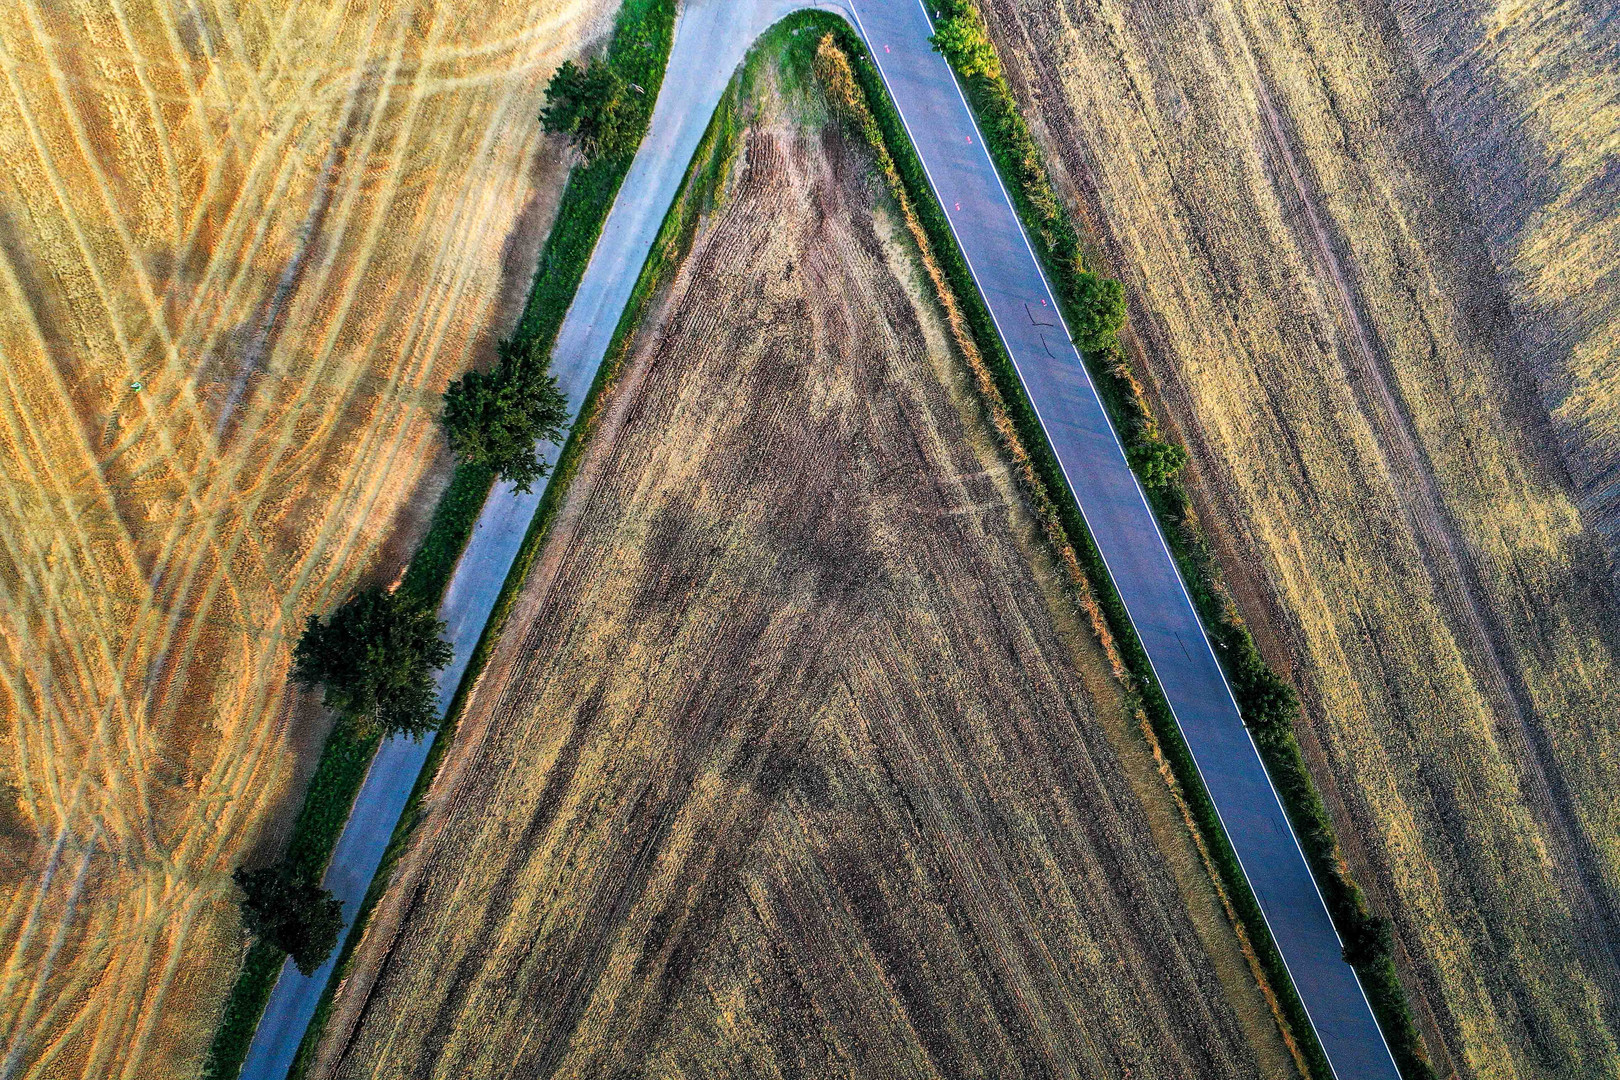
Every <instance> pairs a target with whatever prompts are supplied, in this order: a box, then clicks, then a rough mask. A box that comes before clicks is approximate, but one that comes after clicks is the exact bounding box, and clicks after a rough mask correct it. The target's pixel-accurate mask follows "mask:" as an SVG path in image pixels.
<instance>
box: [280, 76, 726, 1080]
mask: <svg viewBox="0 0 1620 1080" xmlns="http://www.w3.org/2000/svg"><path fill="white" fill-rule="evenodd" d="M737 100H738V95H737V85H736V84H735V83H734V84H733V86H732V88H731V89H730V90H728V91H727V94H726V96H725V97H724V98H723V99H722V100H721V102H720V105H719V107H718V108H717V109H716V110H715V115H714V117H713V119H712V120H711V121H710V124H709V127H708V130H707V132H706V133H705V135H704V138H703V141H702V142H701V143H700V144H699V146H698V150H697V152H696V154H695V155H694V157H693V163H692V167H691V168H690V170H689V171H688V173H687V178H686V180H685V181H684V182H683V184H682V186H681V188H680V191H679V192H678V194H677V195H676V197H675V202H674V204H673V205H672V206H671V208H670V210H669V212H668V214H667V215H666V216H665V219H664V222H663V224H662V225H661V226H660V228H659V233H658V237H657V239H656V240H655V241H654V244H653V248H652V251H651V253H650V254H649V256H648V258H647V262H646V264H645V266H644V267H643V268H642V271H641V274H640V276H639V277H638V278H637V281H636V287H635V289H634V291H633V292H632V293H631V296H630V300H629V301H628V302H627V303H626V304H625V309H624V312H623V314H622V315H621V317H620V320H619V324H618V327H617V329H616V330H615V331H614V336H613V339H612V341H611V342H610V344H609V346H608V350H607V354H606V356H605V357H604V359H603V361H602V365H601V367H599V368H598V369H597V373H596V377H595V379H594V380H593V381H592V383H591V388H590V390H589V392H588V393H587V394H586V397H585V401H584V403H583V404H582V405H581V407H580V411H579V416H578V418H577V419H576V420H575V422H574V425H573V427H572V428H571V430H570V432H569V435H568V440H567V441H566V442H565V443H564V444H563V448H562V452H561V454H560V455H559V456H558V458H557V465H556V467H555V469H554V470H553V472H552V476H551V480H550V482H549V483H548V484H547V486H546V491H545V494H544V495H543V496H542V497H541V500H540V505H539V507H537V508H536V510H535V515H534V518H533V520H532V521H531V522H530V523H529V530H528V532H527V533H526V534H525V535H524V538H523V545H522V547H520V548H519V549H518V554H517V556H516V558H515V559H514V560H513V562H512V568H511V571H510V572H509V573H508V574H507V577H506V581H505V583H504V584H503V585H502V587H501V594H500V596H499V597H498V598H497V600H496V602H495V607H494V608H493V609H492V610H491V612H490V616H489V620H488V621H487V622H486V623H485V624H484V630H483V633H482V634H481V635H480V636H479V639H478V645H477V647H476V648H475V649H474V650H473V654H472V658H471V660H470V661H469V662H468V665H467V672H466V674H465V675H464V676H463V677H462V680H461V684H460V686H459V687H458V688H457V691H456V695H455V697H454V698H453V699H452V700H451V702H450V707H449V709H448V710H447V711H446V713H445V720H444V725H443V727H441V729H440V732H439V736H438V739H437V740H436V741H435V742H434V744H433V748H432V749H431V750H430V751H429V752H428V757H427V760H426V761H425V762H424V763H423V766H422V771H421V773H420V774H419V775H418V776H417V780H416V785H415V786H414V787H413V788H412V790H411V796H410V800H409V801H408V802H407V803H406V805H405V809H404V811H403V812H402V813H401V814H400V818H399V822H398V823H397V824H396V825H395V827H394V832H393V835H392V836H391V837H390V838H389V841H388V848H387V850H386V851H385V852H384V853H383V858H382V862H381V864H380V865H379V866H378V868H377V873H376V875H375V876H374V877H373V878H372V881H371V886H370V888H368V889H367V890H366V896H365V899H364V901H362V903H361V905H360V910H359V912H358V913H357V915H356V916H355V921H354V926H353V928H352V929H351V930H350V932H349V936H348V938H347V939H346V940H345V942H344V945H343V951H342V952H341V953H340V954H339V956H338V962H337V964H336V965H334V967H333V970H332V977H331V979H330V980H329V981H328V983H327V985H326V989H325V991H324V992H323V994H322V995H321V1001H320V1004H319V1005H318V1006H317V1008H316V1012H315V1015H314V1017H313V1018H312V1019H311V1020H310V1024H309V1028H308V1030H307V1031H305V1033H304V1039H303V1042H302V1043H301V1045H300V1046H299V1049H298V1056H297V1057H296V1058H295V1059H294V1061H293V1066H292V1069H291V1071H290V1072H289V1073H288V1080H303V1078H304V1076H305V1075H306V1074H307V1072H308V1069H309V1067H310V1065H311V1064H312V1063H313V1062H314V1058H315V1051H316V1048H317V1047H318V1046H319V1044H320V1040H321V1036H322V1034H323V1033H324V1031H325V1027H326V1022H327V1019H328V1017H329V1016H330V1015H331V1008H332V999H333V995H334V994H335V993H336V991H337V987H338V986H339V985H341V984H342V982H343V980H344V978H345V977H347V975H348V973H349V969H350V966H351V964H352V962H353V957H354V949H355V947H356V945H357V943H358V942H359V941H360V939H361V937H362V936H363V935H364V932H365V928H366V924H367V923H368V922H369V921H370V918H371V914H372V912H373V911H374V910H375V909H376V905H377V903H378V902H379V901H380V900H381V899H382V897H383V894H384V893H385V892H386V891H387V889H388V886H389V884H390V882H391V880H392V877H393V872H394V869H395V867H397V866H398V864H399V860H400V859H401V857H403V856H404V854H405V852H406V850H407V848H408V846H409V843H410V840H411V837H412V835H413V834H414V833H415V831H416V828H417V826H418V825H420V824H421V822H422V819H423V816H424V808H423V805H422V803H423V799H424V798H425V797H426V795H427V792H428V790H429V788H431V787H432V785H433V780H434V778H435V777H436V776H437V775H438V771H439V768H440V766H441V765H442V764H443V762H444V758H445V755H446V754H447V752H448V751H449V748H450V746H451V742H452V740H453V739H454V737H455V733H456V730H457V728H458V726H459V724H460V722H461V717H462V714H463V712H464V710H465V707H466V702H467V695H468V693H469V692H470V691H471V689H472V687H473V686H474V685H475V684H476V683H477V680H478V676H479V674H480V673H482V671H483V670H484V666H485V664H487V663H488V661H489V656H490V654H491V652H493V650H494V648H495V645H496V643H497V642H498V641H499V639H500V634H501V631H502V630H503V629H504V628H505V625H506V620H507V618H508V616H509V615H510V614H511V611H512V607H513V605H514V604H515V603H516V602H517V598H518V596H519V594H520V593H521V592H522V589H523V584H524V582H525V580H526V579H527V578H528V575H529V571H530V569H531V568H532V567H533V566H534V561H535V559H536V558H538V557H539V554H540V550H541V548H542V547H543V546H544V545H545V541H546V538H547V537H548V536H549V535H550V531H551V525H552V522H553V520H554V519H555V517H556V513H557V511H558V510H559V509H560V508H561V507H562V505H563V503H564V501H565V500H566V499H567V496H568V492H569V488H570V487H571V486H572V483H573V480H574V478H575V477H576V476H577V475H578V473H579V469H580V466H581V464H582V463H583V461H584V456H585V451H586V449H587V448H588V446H589V444H590V439H591V436H592V435H593V433H594V432H595V430H596V426H597V424H598V422H599V419H600V417H601V415H602V410H603V408H604V406H605V404H606V401H607V399H608V397H609V395H610V393H611V391H612V389H613V387H614V386H615V385H616V384H617V382H618V378H619V375H620V373H621V372H622V371H623V369H624V364H625V361H626V360H627V359H628V357H629V352H630V346H631V344H632V343H633V337H634V331H635V328H636V326H637V325H638V324H639V323H640V322H641V320H642V317H643V315H644V314H645V312H646V310H647V308H648V305H649V304H650V302H651V301H652V299H653V297H654V296H656V295H657V293H658V291H659V289H660V288H661V287H662V286H663V285H664V284H665V283H666V282H667V281H668V279H669V274H670V272H671V271H673V270H674V269H675V268H677V267H678V266H679V265H680V264H681V261H682V260H683V259H684V258H685V255H686V252H687V250H688V249H689V247H690V245H691V241H692V237H693V236H694V234H695V231H696V225H697V222H698V219H699V217H700V215H701V214H702V213H703V212H704V211H705V210H706V209H708V208H709V207H711V206H712V205H713V202H714V199H715V196H716V193H717V190H718V186H719V182H720V181H721V180H722V179H723V178H724V177H725V175H726V172H727V170H728V168H729V167H730V162H731V159H732V155H733V154H734V153H735V152H736V147H737V135H738V131H739V127H738V124H737V110H736V103H737ZM564 310H565V311H566V305H565V306H564Z"/></svg>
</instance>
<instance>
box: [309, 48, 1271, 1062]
mask: <svg viewBox="0 0 1620 1080" xmlns="http://www.w3.org/2000/svg"><path fill="white" fill-rule="evenodd" d="M776 85H777V84H776V83H774V82H772V81H771V80H765V81H763V82H762V83H760V84H759V86H758V88H757V92H758V93H759V94H760V95H761V96H760V97H759V98H758V99H757V109H758V110H759V111H757V112H756V113H754V114H753V115H752V119H751V120H749V122H748V124H747V127H746V130H745V132H744V133H743V135H742V136H741V141H740V150H739V156H738V158H737V159H736V161H735V162H734V164H733V165H732V166H731V169H732V171H731V173H730V174H729V177H730V178H729V179H728V180H727V181H725V183H724V185H723V188H722V192H723V194H722V196H721V201H720V203H719V209H717V210H715V211H714V212H712V213H711V214H709V215H708V216H706V217H704V218H703V219H702V220H701V222H700V224H699V225H698V227H697V231H696V234H695V239H694V241H693V248H692V253H691V254H690V256H689V257H688V258H687V259H686V261H685V262H684V263H682V264H681V266H680V268H679V270H678V273H677V274H676V276H675V277H674V279H673V281H672V284H671V285H670V286H669V289H668V291H667V292H666V293H665V295H664V298H663V300H662V302H661V304H659V305H656V306H655V308H654V313H653V314H652V316H651V317H650V322H648V323H647V324H646V325H644V326H643V327H642V329H641V330H640V331H639V333H638V336H637V339H636V340H637V344H636V345H635V347H634V350H633V352H632V354H631V355H630V357H629V359H628V361H627V364H626V367H625V368H624V370H623V373H622V375H621V377H620V381H619V382H618V384H617V385H616V387H615V389H614V390H613V391H612V395H611V397H610V399H609V400H608V403H607V404H606V406H605V407H604V412H603V413H601V414H600V419H599V423H598V425H597V427H596V429H595V431H594V434H593V435H592V441H591V444H590V448H589V450H588V452H587V457H586V458H585V460H584V463H583V465H582V467H581V471H580V473H579V474H578V475H577V477H576V478H575V479H574V480H573V482H572V484H571V487H570V489H569V493H568V497H567V502H566V503H565V504H564V505H563V507H562V508H561V510H560V511H559V516H558V518H557V519H556V521H555V523H554V524H553V525H552V526H551V529H552V531H551V533H550V534H549V536H548V538H547V540H546V543H545V547H544V548H543V550H542V552H541V554H540V556H539V559H538V561H537V563H536V567H535V569H534V571H533V572H532V574H531V576H530V577H529V579H528V581H527V582H526V584H525V586H524V588H523V591H522V594H521V597H520V598H519V600H518V602H517V605H516V607H515V608H514V610H513V614H512V616H511V619H510V621H509V622H508V623H507V624H506V630H505V632H504V635H503V637H502V639H501V641H500V644H499V646H498V648H497V650H496V652H495V654H494V655H493V656H492V659H491V663H490V665H489V667H488V669H487V670H486V672H485V674H484V676H483V678H482V681H481V683H480V684H479V686H478V688H477V690H476V691H475V694H474V697H473V699H472V701H471V703H470V705H469V706H468V711H467V713H466V715H465V716H464V718H463V720H462V722H461V725H460V729H459V731H458V733H457V736H456V743H455V745H454V748H453V750H452V751H451V754H450V756H449V757H448V758H447V759H446V762H445V764H444V767H443V770H442V771H441V772H440V774H439V776H438V779H437V781H436V784H435V786H434V787H433V789H432V790H431V792H430V793H429V796H428V803H427V807H426V812H425V817H424V820H423V824H422V825H421V826H420V827H419V830H418V832H417V834H416V837H415V839H414V844H413V847H412V848H411V850H410V851H409V852H408V853H407V854H406V856H405V858H404V859H403V861H402V863H401V868H400V870H399V871H398V872H397V873H396V876H395V879H394V883H393V885H392V887H391V889H390V891H389V892H388V894H387V895H386V897H385V898H384V900H383V901H382V903H381V904H380V906H379V908H378V910H377V914H376V915H375V917H374V918H373V920H372V922H371V924H370V927H369V929H368V932H367V935H366V939H365V941H364V943H363V944H362V946H361V948H360V949H359V952H358V953H357V963H356V966H355V970H354V972H353V973H352V974H351V975H350V977H349V978H348V980H347V981H346V983H345V985H344V987H343V989H342V990H341V991H340V992H339V994H338V996H337V999H336V1007H335V1010H334V1013H333V1017H332V1020H331V1022H330V1024H329V1025H328V1027H327V1029H326V1041H325V1043H324V1045H323V1047H322V1052H321V1054H320V1055H319V1064H318V1066H317V1068H316V1069H315V1071H314V1072H313V1073H312V1075H319V1076H323V1077H324V1076H339V1077H360V1076H377V1077H384V1076H386V1077H402V1076H419V1077H471V1076H495V1075H525V1076H528V1075H535V1076H548V1077H608V1076H621V1075H623V1076H629V1075H638V1076H639V1075H647V1076H664V1077H671V1076H716V1077H743V1076H748V1077H771V1076H782V1077H810V1076H818V1077H819V1076H860V1077H873V1078H877V1077H883V1078H898V1077H944V1076H981V1075H982V1076H998V1077H1016V1076H1042V1077H1044V1076H1096V1077H1118V1076H1126V1075H1129V1076H1136V1077H1170V1076H1178V1077H1206V1078H1207V1077H1222V1076H1232V1077H1238V1076H1242V1077H1248V1076H1254V1075H1286V1074H1287V1071H1288V1070H1289V1069H1290V1068H1291V1066H1290V1065H1289V1064H1288V1058H1287V1057H1286V1055H1285V1054H1283V1053H1282V1052H1281V1050H1280V1044H1279V1042H1278V1039H1277V1035H1276V1032H1275V1028H1274V1027H1273V1026H1272V1021H1271V1019H1270V1014H1269V1012H1267V1010H1266V1007H1265V1005H1264V1003H1263V1002H1262V1001H1261V1000H1260V998H1259V995H1258V993H1257V991H1256V989H1255V987H1254V983H1253V980H1252V977H1251V976H1250V975H1249V972H1248V969H1247V968H1246V967H1245V966H1244V965H1243V963H1242V961H1241V958H1240V957H1239V956H1238V954H1237V953H1236V951H1235V948H1234V939H1233V937H1232V932H1231V930H1230V928H1229V927H1228V926H1226V925H1225V924H1224V923H1222V922H1220V916H1219V914H1218V908H1212V907H1211V904H1210V899H1209V896H1210V893H1209V890H1210V885H1209V882H1208V879H1207V877H1206V878H1202V884H1201V886H1200V885H1198V883H1197V882H1198V880H1199V879H1200V877H1201V875H1202V874H1203V869H1202V867H1201V865H1200V864H1198V862H1197V859H1196V856H1193V857H1191V858H1189V857H1188V855H1187V852H1188V851H1189V850H1190V849H1189V848H1188V847H1187V835H1186V832H1185V826H1184V825H1183V824H1182V822H1181V819H1180V818H1179V817H1177V816H1176V814H1175V811H1174V810H1173V809H1172V808H1169V807H1168V806H1167V805H1166V800H1165V796H1166V794H1167V791H1168V789H1167V788H1166V787H1165V785H1164V783H1163V781H1162V779H1161V778H1160V777H1159V775H1158V773H1157V771H1156V769H1155V767H1154V765H1153V763H1152V760H1151V755H1150V753H1149V752H1148V750H1147V748H1146V745H1145V743H1143V742H1142V740H1141V736H1140V733H1139V732H1137V731H1136V729H1135V728H1134V727H1133V726H1132V722H1130V721H1128V720H1127V718H1126V717H1125V716H1123V715H1122V713H1121V701H1120V696H1119V693H1118V689H1117V686H1116V685H1115V684H1114V683H1113V682H1112V680H1111V677H1110V675H1109V672H1108V669H1107V666H1106V663H1105V661H1104V660H1103V659H1102V657H1101V655H1100V649H1099V647H1098V646H1097V644H1096V643H1095V642H1094V641H1092V639H1091V638H1090V637H1089V636H1088V635H1089V631H1087V630H1085V629H1083V626H1084V624H1083V623H1082V622H1080V620H1079V619H1078V617H1077V616H1076V613H1075V611H1074V610H1073V606H1072V604H1073V602H1072V601H1070V600H1067V599H1065V597H1064V594H1063V592H1062V589H1061V579H1060V578H1059V576H1058V574H1057V572H1056V571H1055V569H1054V564H1053V562H1052V561H1051V560H1050V558H1049V557H1048V556H1047V555H1045V554H1044V551H1043V549H1042V547H1041V546H1040V542H1039V541H1038V540H1037V539H1036V537H1035V533H1034V530H1033V527H1032V524H1031V521H1030V518H1029V516H1028V514H1027V512H1026V510H1025V508H1024V504H1023V503H1022V501H1021V498H1020V496H1019V495H1018V494H1017V489H1016V488H1015V486H1014V484H1013V481H1012V480H1011V478H1010V475H1009V470H1008V468H1007V466H1006V465H1005V464H1004V463H1003V462H1002V461H1001V460H1000V459H999V457H998V455H997V453H996V452H995V450H994V449H993V445H994V444H993V443H992V440H991V432H990V431H989V429H988V428H987V426H986V423H985V421H984V419H983V417H982V415H981V414H980V413H979V412H978V411H977V407H976V406H975V405H974V404H973V401H974V399H973V398H972V396H971V395H972V390H971V384H970V383H969V382H968V379H967V375H966V372H965V371H964V369H963V367H962V363H961V360H960V359H959V357H958V356H957V355H956V354H955V353H954V352H953V349H952V346H951V344H950V338H949V336H948V332H947V330H946V328H945V325H944V322H943V320H942V317H941V315H940V313H939V311H938V309H937V307H936V305H935V302H934V299H933V296H932V294H931V293H930V292H928V291H927V290H928V288H929V287H928V285H927V279H926V278H924V277H923V276H922V273H921V270H920V268H919V267H918V265H917V262H916V259H917V255H916V249H915V248H914V247H911V246H910V240H909V237H908V234H907V233H905V232H904V231H903V230H900V229H899V228H898V227H897V226H896V224H895V222H894V218H893V215H892V212H891V211H890V210H889V209H887V208H886V207H885V206H884V205H883V204H881V203H878V202H877V201H876V200H877V196H876V192H878V191H880V190H881V188H879V187H878V184H877V181H875V180H874V179H873V177H872V175H871V163H870V160H869V159H868V158H867V157H866V156H865V154H864V150H857V149H856V148H855V147H854V146H852V144H850V143H849V142H848V141H847V140H846V137H845V136H844V135H843V134H841V133H840V130H839V129H838V127H837V126H836V125H827V124H826V123H825V121H824V118H823V117H821V116H820V115H819V114H818V113H817V111H816V109H815V108H814V106H815V101H816V99H815V98H814V96H813V95H810V96H807V97H804V98H800V97H798V96H797V94H798V92H797V91H795V92H792V93H788V94H787V95H786V99H785V100H787V101H790V102H793V103H794V104H792V105H791V106H790V105H788V104H784V97H782V96H778V92H777V91H775V90H773V89H772V87H773V86H776ZM785 85H793V84H792V83H786V84H785ZM806 93H807V94H808V91H806ZM1110 725H1111V726H1112V728H1110ZM1110 730H1112V731H1113V732H1114V734H1110ZM1120 733H1126V734H1129V735H1130V736H1131V737H1133V738H1134V739H1135V740H1136V741H1135V742H1134V743H1132V742H1130V740H1129V739H1122V740H1121V745H1124V746H1126V748H1127V749H1126V750H1124V751H1116V747H1115V741H1114V740H1115V737H1116V735H1119V734H1120ZM1119 753H1126V754H1128V755H1130V756H1129V758H1128V759H1126V760H1122V758H1121V757H1120V756H1118V754H1119ZM1144 762H1145V765H1144ZM1131 770H1136V773H1137V774H1139V775H1141V776H1143V777H1145V779H1144V780H1143V782H1142V783H1141V784H1140V785H1139V786H1138V785H1136V784H1133V782H1132V779H1131V777H1130V776H1129V775H1127V774H1128V773H1130V772H1131ZM1143 793H1145V794H1143ZM1155 793H1156V794H1155ZM1161 833H1162V834H1164V835H1165V836H1168V837H1170V839H1169V840H1165V841H1162V842H1161V840H1160V839H1158V838H1159V836H1160V835H1161ZM1178 838H1179V839H1178ZM1178 845H1179V846H1178ZM1177 875H1180V876H1179V877H1178V876H1177ZM1200 889H1201V890H1202V891H1201V892H1200V891H1199V890H1200ZM1189 897H1190V899H1189ZM1189 904H1191V905H1192V907H1191V909H1189ZM1189 910H1192V911H1194V912H1199V913H1201V914H1198V915H1197V916H1196V919H1197V922H1195V919H1194V918H1189ZM1211 912H1214V914H1211ZM1218 970H1219V971H1222V972H1225V975H1224V976H1223V975H1221V974H1218ZM1223 978H1224V982H1223ZM1240 1017H1241V1018H1240Z"/></svg>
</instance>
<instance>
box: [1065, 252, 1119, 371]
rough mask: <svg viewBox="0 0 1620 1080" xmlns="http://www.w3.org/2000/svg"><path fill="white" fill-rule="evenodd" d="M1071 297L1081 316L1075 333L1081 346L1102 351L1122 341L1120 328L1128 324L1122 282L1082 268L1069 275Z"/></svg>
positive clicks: (1077, 342)
mask: <svg viewBox="0 0 1620 1080" xmlns="http://www.w3.org/2000/svg"><path fill="white" fill-rule="evenodd" d="M1069 301H1070V302H1071V303H1072V304H1073V305H1074V308H1075V312H1076V315H1077V318H1078V323H1077V325H1076V326H1075V328H1074V336H1075V342H1076V344H1078V345H1079V346H1080V348H1082V349H1084V350H1085V351H1087V352H1099V351H1101V350H1104V349H1111V348H1113V347H1114V346H1115V345H1118V344H1119V332H1120V330H1122V329H1124V327H1125V287H1124V286H1123V285H1121V284H1120V283H1119V282H1118V281H1116V280H1114V279H1113V278H1105V277H1103V276H1102V275H1100V274H1092V273H1088V272H1087V271H1085V270H1081V271H1078V272H1077V273H1075V274H1074V276H1073V277H1071V278H1070V279H1069Z"/></svg>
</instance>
